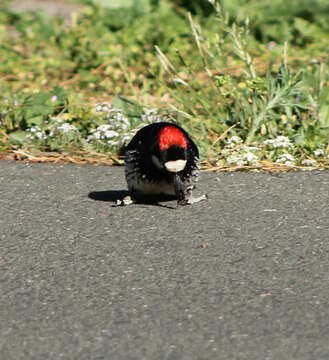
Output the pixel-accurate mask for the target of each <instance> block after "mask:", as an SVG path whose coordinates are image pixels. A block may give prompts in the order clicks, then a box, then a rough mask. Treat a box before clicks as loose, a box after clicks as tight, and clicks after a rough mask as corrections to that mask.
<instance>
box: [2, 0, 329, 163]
mask: <svg viewBox="0 0 329 360" xmlns="http://www.w3.org/2000/svg"><path fill="white" fill-rule="evenodd" d="M76 2H78V1H76ZM79 2H80V3H83V4H84V5H85V6H84V9H83V11H82V12H81V13H80V14H72V17H71V19H70V20H69V22H65V21H64V20H63V19H59V18H55V17H50V16H44V15H45V14H43V13H40V12H24V13H16V12H15V11H14V9H11V8H10V7H9V4H10V1H9V0H8V1H6V2H2V3H1V5H0V10H1V11H0V41H1V43H0V58H1V62H0V76H1V83H2V89H1V93H0V150H8V149H18V148H26V149H28V150H33V149H39V150H41V151H58V152H61V151H64V150H65V151H68V150H73V149H78V150H79V149H80V150H82V151H85V152H95V151H96V152H102V153H109V154H112V155H113V154H120V153H121V150H122V148H123V147H124V146H125V144H126V143H127V142H128V141H129V139H130V137H131V136H132V134H133V133H134V131H135V130H136V129H137V128H139V127H140V126H143V125H145V124H147V123H150V122H154V121H161V120H170V121H177V122H179V123H180V124H181V125H183V126H184V127H185V128H186V129H187V130H188V131H189V132H190V133H191V135H192V136H193V137H194V138H195V139H196V142H197V143H198V145H199V147H200V150H201V154H202V157H203V158H204V159H212V160H213V161H214V162H216V161H217V162H218V164H220V166H226V165H228V166H234V165H238V166H241V165H243V166H249V165H250V166H258V165H259V164H261V163H262V162H264V161H273V162H277V163H278V164H287V163H290V164H294V165H300V164H305V165H307V164H309V165H310V164H311V163H312V164H313V165H314V164H315V163H314V162H312V161H313V160H314V161H316V164H318V165H319V164H320V165H323V164H327V163H328V160H327V159H328V158H327V156H328V155H329V154H328V131H329V100H328V99H329V86H328V85H329V72H328V57H327V49H328V46H329V41H328V32H329V25H328V21H327V15H326V14H327V12H328V5H327V1H325V0H314V1H312V6H309V5H308V4H307V2H305V1H303V0H292V1H290V2H286V1H284V0H271V1H270V0H262V1H260V0H243V1H241V0H230V1H228V0H221V1H220V2H219V1H208V0H195V1H188V2H186V1H184V0H179V1H178V0H176V1H174V0H172V1H170V0H163V1H159V0H140V2H131V5H130V6H128V2H126V3H125V7H124V8H120V7H115V8H113V6H110V7H108V5H109V4H110V2H106V1H105V0H104V1H103V2H101V1H91V0H83V1H79ZM119 3H120V1H118V4H119ZM142 3H143V6H141V4H142ZM111 4H112V5H113V4H114V3H113V2H111ZM103 5H104V6H103ZM188 12H192V15H191V14H189V13H188ZM246 14H247V15H248V18H246ZM232 139H233V140H232ZM234 139H235V140H236V141H235V140H234ZM276 139H279V140H276ZM282 139H283V140H282ZM284 139H287V140H284ZM281 140H282V141H283V143H284V141H286V143H287V144H290V142H291V144H292V145H291V146H290V145H287V146H281V145H277V144H278V141H279V143H280V141H281ZM268 141H272V142H268ZM280 144H281V143H280ZM292 158H293V159H294V160H292ZM303 161H306V162H304V163H303ZM307 161H308V162H309V163H307ZM310 161H311V162H310Z"/></svg>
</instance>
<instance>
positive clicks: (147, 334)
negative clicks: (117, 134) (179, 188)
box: [0, 161, 329, 360]
mask: <svg viewBox="0 0 329 360" xmlns="http://www.w3.org/2000/svg"><path fill="white" fill-rule="evenodd" d="M199 188H200V189H202V190H204V191H206V192H207V193H208V195H209V200H207V201H204V202H201V203H199V204H195V205H193V206H187V207H181V208H179V209H177V210H172V209H167V208H161V207H157V206H150V205H132V206H129V207H127V208H114V207H112V206H111V205H112V201H111V200H113V199H114V198H116V197H117V196H118V195H120V194H122V190H124V189H125V182H124V176H123V168H122V167H121V168H120V167H93V166H75V165H56V164H33V165H32V164H24V163H15V162H5V161H2V162H0V229H1V231H0V293H1V296H0V319H1V321H0V359H1V360H2V359H6V360H10V359H15V360H17V359H33V360H38V359H47V360H48V359H79V360H84V359H98V360H99V359H111V360H112V359H114V360H115V359H122V360H130V359H131V360H132V359H166V360H180V359H188V360H191V359H230V360H232V359H248V360H249V359H252V360H258V359H262V360H265V359H267V360H268V359H298V360H303V359H326V360H327V359H329V288H328V286H329V261H328V260H329V236H328V230H329V222H328V218H329V209H328V195H329V173H328V172H312V173H309V172H299V173H289V174H282V175H279V176H273V175H269V174H259V173H258V174H256V173H252V174H246V173H233V174H223V173H212V174H209V173H208V174H203V176H202V179H201V181H200V185H199Z"/></svg>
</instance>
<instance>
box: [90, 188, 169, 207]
mask: <svg viewBox="0 0 329 360" xmlns="http://www.w3.org/2000/svg"><path fill="white" fill-rule="evenodd" d="M128 195H130V193H129V191H128V190H105V191H92V192H90V193H89V194H88V198H89V199H92V200H95V201H108V202H113V203H116V202H117V200H122V199H123V198H124V197H126V196H128ZM172 200H175V197H173V196H171V195H167V196H166V195H164V196H157V197H153V196H152V197H147V198H143V199H138V200H136V203H138V204H140V205H153V206H160V207H165V208H170V209H171V208H176V207H175V206H170V205H166V204H161V203H159V202H160V201H164V202H167V201H172ZM113 206H116V205H113Z"/></svg>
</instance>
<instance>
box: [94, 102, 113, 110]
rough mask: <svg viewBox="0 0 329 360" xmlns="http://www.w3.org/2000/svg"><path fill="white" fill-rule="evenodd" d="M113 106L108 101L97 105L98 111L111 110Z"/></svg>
mask: <svg viewBox="0 0 329 360" xmlns="http://www.w3.org/2000/svg"><path fill="white" fill-rule="evenodd" d="M111 108H112V105H111V104H110V103H108V102H102V103H98V104H96V105H95V111H96V112H100V111H102V112H109V111H110V110H111Z"/></svg>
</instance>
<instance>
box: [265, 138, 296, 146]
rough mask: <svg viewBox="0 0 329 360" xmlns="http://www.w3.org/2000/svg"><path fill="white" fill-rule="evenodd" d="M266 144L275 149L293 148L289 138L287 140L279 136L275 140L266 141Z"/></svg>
mask: <svg viewBox="0 0 329 360" xmlns="http://www.w3.org/2000/svg"><path fill="white" fill-rule="evenodd" d="M264 144H270V145H272V146H273V147H274V148H275V149H276V148H279V147H282V148H289V147H293V144H292V142H291V141H290V139H289V138H287V137H286V136H278V137H276V138H275V139H269V140H265V141H264Z"/></svg>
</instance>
